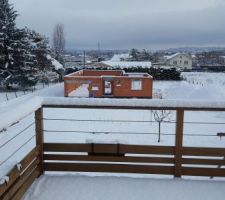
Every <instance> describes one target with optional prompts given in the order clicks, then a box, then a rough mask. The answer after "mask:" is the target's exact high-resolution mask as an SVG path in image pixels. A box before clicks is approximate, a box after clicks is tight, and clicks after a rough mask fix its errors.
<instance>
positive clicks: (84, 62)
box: [83, 51, 86, 67]
mask: <svg viewBox="0 0 225 200" xmlns="http://www.w3.org/2000/svg"><path fill="white" fill-rule="evenodd" d="M85 54H86V52H85V51H84V63H83V65H84V67H85V63H86V60H85Z"/></svg>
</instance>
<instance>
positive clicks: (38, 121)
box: [35, 108, 44, 174]
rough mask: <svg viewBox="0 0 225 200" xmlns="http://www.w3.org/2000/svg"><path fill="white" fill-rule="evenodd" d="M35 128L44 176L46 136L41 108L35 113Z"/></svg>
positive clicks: (41, 170) (41, 171)
mask: <svg viewBox="0 0 225 200" xmlns="http://www.w3.org/2000/svg"><path fill="white" fill-rule="evenodd" d="M35 126H36V146H39V156H38V157H39V159H40V164H39V165H40V174H43V173H44V171H43V154H44V153H43V143H44V136H43V129H44V125H43V108H39V109H38V110H37V111H36V112H35Z"/></svg>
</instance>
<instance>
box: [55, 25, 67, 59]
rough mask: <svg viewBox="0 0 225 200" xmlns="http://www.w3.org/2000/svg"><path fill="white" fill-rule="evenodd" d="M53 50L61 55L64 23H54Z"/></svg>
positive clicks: (63, 48)
mask: <svg viewBox="0 0 225 200" xmlns="http://www.w3.org/2000/svg"><path fill="white" fill-rule="evenodd" d="M53 50H54V52H55V54H56V56H57V57H58V56H61V55H63V53H64V50H65V33H64V25H63V24H60V23H58V24H56V25H55V27H54V31H53Z"/></svg>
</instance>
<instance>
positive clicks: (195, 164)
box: [0, 103, 225, 200]
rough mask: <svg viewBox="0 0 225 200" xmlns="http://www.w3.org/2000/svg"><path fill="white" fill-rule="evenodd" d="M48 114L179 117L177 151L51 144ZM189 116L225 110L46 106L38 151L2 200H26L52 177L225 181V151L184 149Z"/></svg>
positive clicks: (14, 175) (1, 193) (39, 114)
mask: <svg viewBox="0 0 225 200" xmlns="http://www.w3.org/2000/svg"><path fill="white" fill-rule="evenodd" d="M45 108H48V109H55V108H70V109H73V108H89V109H135V110H173V111H176V132H175V145H174V146H150V145H127V144H97V143H86V144H81V143H69V144H68V143H46V142H45V141H44V139H43V138H44V126H43V118H44V116H43V110H44V109H45ZM185 111H193V112H198V111H225V108H211V107H208V108H206V107H204V108H199V107H194V108H193V107H176V108H174V107H168V106H164V107H160V108H159V107H143V106H136V107H134V106H132V107H129V106H100V105H99V106H87V105H83V106H82V105H65V104H64V105H55V104H49V103H48V104H46V105H45V104H43V106H42V107H41V108H39V109H38V110H37V111H36V112H35V126H36V147H35V148H34V149H33V150H32V151H31V152H30V153H29V154H28V155H27V156H26V157H25V158H24V159H23V160H22V161H21V162H20V165H19V166H21V167H18V165H17V166H15V167H14V168H13V169H12V170H11V171H10V172H9V173H8V174H7V176H8V177H9V179H8V181H6V182H5V183H3V184H1V185H0V199H2V200H9V199H20V198H21V197H22V195H23V194H24V192H25V191H26V190H27V188H29V186H30V185H31V184H32V183H33V181H34V180H35V179H36V178H37V177H39V176H40V175H41V174H43V173H45V172H48V171H54V172H61V171H66V172H68V171H69V172H109V173H141V174H160V175H174V176H175V177H182V176H206V177H225V169H224V168H221V167H218V166H223V165H225V160H224V157H225V148H209V147H184V146H183V126H184V113H185ZM80 153H82V154H80Z"/></svg>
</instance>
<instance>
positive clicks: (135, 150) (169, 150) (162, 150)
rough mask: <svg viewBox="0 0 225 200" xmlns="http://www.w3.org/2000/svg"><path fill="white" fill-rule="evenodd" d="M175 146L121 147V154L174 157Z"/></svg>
mask: <svg viewBox="0 0 225 200" xmlns="http://www.w3.org/2000/svg"><path fill="white" fill-rule="evenodd" d="M174 149H175V148H174V147H173V146H148V145H124V144H123V145H121V146H120V153H122V154H126V153H131V154H159V155H174Z"/></svg>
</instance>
